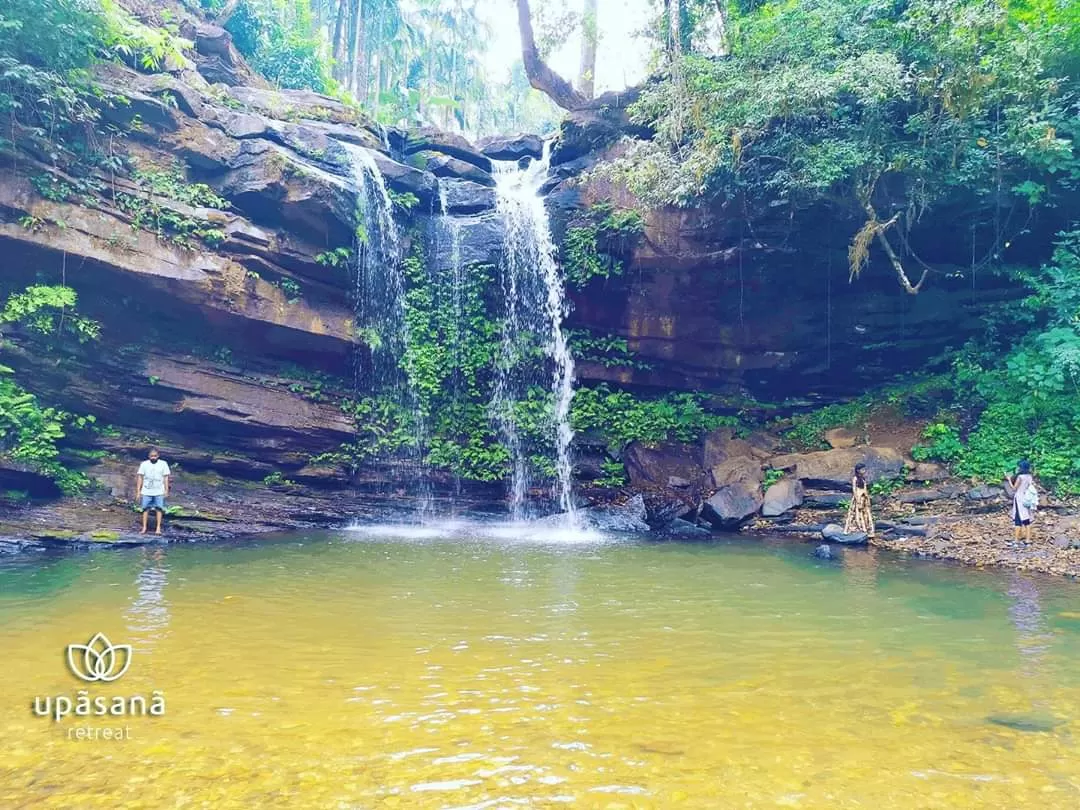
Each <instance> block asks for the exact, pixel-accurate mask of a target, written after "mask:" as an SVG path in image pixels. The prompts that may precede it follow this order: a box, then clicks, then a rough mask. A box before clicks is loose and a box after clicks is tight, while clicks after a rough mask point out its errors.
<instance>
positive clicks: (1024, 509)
mask: <svg viewBox="0 0 1080 810" xmlns="http://www.w3.org/2000/svg"><path fill="white" fill-rule="evenodd" d="M1005 482H1006V484H1008V490H1009V491H1010V492H1012V519H1013V537H1014V538H1015V539H1017V540H1026V541H1027V542H1029V543H1030V542H1031V521H1032V518H1034V517H1035V508H1036V506H1037V505H1038V495H1037V493H1036V490H1035V478H1034V477H1033V476H1032V474H1031V462H1030V461H1026V460H1025V461H1021V462H1020V463H1019V464H1017V465H1016V475H1015V476H1005Z"/></svg>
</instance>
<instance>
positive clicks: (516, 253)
mask: <svg viewBox="0 0 1080 810" xmlns="http://www.w3.org/2000/svg"><path fill="white" fill-rule="evenodd" d="M549 149H550V144H549V143H545V145H544V152H543V157H542V158H541V159H540V160H534V161H531V162H530V163H529V164H528V165H527V166H526V167H525V168H521V167H520V166H519V165H518V164H517V163H514V162H496V163H495V190H496V198H497V213H498V215H499V217H500V218H501V219H502V221H503V225H504V227H505V229H506V236H505V240H506V241H505V247H504V250H503V262H502V268H501V270H502V289H503V295H504V298H505V301H506V313H505V326H504V329H503V335H502V349H503V351H502V357H501V358H500V363H499V365H498V369H497V371H498V376H497V381H496V386H495V395H494V397H493V402H492V412H493V415H494V417H495V419H496V421H497V422H498V424H499V428H500V430H501V432H502V434H503V438H504V440H505V442H506V445H507V448H508V449H509V451H510V455H511V464H512V480H511V489H510V509H511V512H512V514H513V516H514V518H515V519H522V518H526V517H528V515H527V514H526V505H527V504H526V498H527V495H528V491H529V486H530V479H531V476H530V472H529V469H530V459H529V457H528V452H527V441H526V437H525V436H524V435H523V430H522V425H520V424H519V419H518V417H517V416H516V415H515V412H514V411H515V408H514V403H515V402H519V401H521V400H522V399H524V398H526V397H527V396H528V394H529V389H530V388H531V387H532V386H533V385H534V384H535V383H536V380H534V379H532V378H531V375H530V374H529V373H528V372H527V371H523V369H526V368H528V365H529V364H527V363H523V362H521V361H522V360H523V359H524V358H523V355H524V354H525V353H527V352H528V351H529V349H530V344H531V343H532V342H533V341H535V340H537V339H539V340H542V341H543V349H544V353H545V354H546V356H547V358H548V359H549V361H550V363H551V364H552V366H553V372H552V376H551V378H550V379H551V382H550V393H551V396H552V400H553V414H552V417H553V418H552V424H551V427H550V431H551V434H552V435H551V437H550V438H551V440H552V443H553V444H554V447H555V459H554V462H555V492H554V495H555V498H556V500H557V501H558V504H559V508H560V510H561V511H562V512H563V513H564V514H565V515H566V519H567V522H568V523H569V524H570V525H571V526H573V525H575V523H576V517H575V512H574V502H573V463H572V460H571V454H570V445H571V442H572V441H573V438H574V432H573V429H572V428H571V426H570V403H571V401H572V399H573V396H574V359H573V357H572V356H571V354H570V350H569V348H568V346H567V341H566V335H565V333H564V332H563V329H562V323H563V319H564V318H565V317H566V299H565V295H564V285H563V279H562V277H561V275H560V271H559V265H558V263H557V262H556V260H555V244H554V242H553V241H552V238H551V225H550V220H549V218H548V213H547V209H546V207H545V206H544V199H543V197H542V196H541V195H540V188H541V186H542V185H543V183H544V181H545V180H546V179H547V174H548V167H549V163H550V152H549Z"/></svg>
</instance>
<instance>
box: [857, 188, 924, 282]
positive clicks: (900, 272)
mask: <svg viewBox="0 0 1080 810" xmlns="http://www.w3.org/2000/svg"><path fill="white" fill-rule="evenodd" d="M866 213H867V215H868V216H869V219H867V220H866V224H865V225H863V226H862V228H860V229H859V232H858V233H857V234H855V237H854V238H853V239H852V240H851V246H850V247H848V267H849V269H850V270H851V275H850V276H849V277H848V281H854V280H855V279H856V278H858V276H859V273H861V272H862V271H863V270H864V269H865V268H866V265H867V263H868V262H869V261H870V243H871V242H873V241H874V240H875V239H876V240H877V241H878V243H879V244H880V245H881V247H882V249H883V250H884V251H885V253H886V255H887V256H888V257H889V263H890V264H892V266H893V270H894V271H895V272H896V277H897V279H898V280H899V282H900V286H901V287H903V288H904V291H905V292H907V293H910V294H911V295H916V294H917V293H918V292H919V290H920V289H922V285H923V282H924V281H926V277H927V275H928V272H929V269H930V268H929V267H926V266H925V265H924V266H923V272H922V276H921V277H920V278H919V282H918V284H912V283H911V279H909V278H908V275H907V273H906V272H904V265H903V263H902V262H901V261H900V257H899V256H897V255H896V251H895V250H893V247H892V245H890V244H889V239H888V237H887V236H886V235H885V231H887V230H888V229H889V228H891V227H892V226H893V225H895V224H896V222H897V221H898V220H899V219H900V214H896V215H895V216H894V217H893V218H892V219H890V220H887V221H886V222H882V221H881V220H879V219H878V218H877V213H876V212H875V211H874V208H873V206H871V205H870V204H867V205H866Z"/></svg>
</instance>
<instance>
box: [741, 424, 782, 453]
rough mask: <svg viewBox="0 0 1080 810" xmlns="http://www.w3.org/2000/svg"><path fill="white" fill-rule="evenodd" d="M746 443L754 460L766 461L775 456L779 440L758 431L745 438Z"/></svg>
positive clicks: (769, 434)
mask: <svg viewBox="0 0 1080 810" xmlns="http://www.w3.org/2000/svg"><path fill="white" fill-rule="evenodd" d="M746 443H747V444H749V445H750V452H751V453H752V454H753V456H754V458H757V459H767V458H769V457H771V456H775V455H776V449H777V448H778V447H779V446H780V439H779V438H777V437H776V436H774V435H772V434H771V433H765V432H764V431H760V430H759V431H756V432H754V433H751V434H750V435H749V436H748V437H747V438H746Z"/></svg>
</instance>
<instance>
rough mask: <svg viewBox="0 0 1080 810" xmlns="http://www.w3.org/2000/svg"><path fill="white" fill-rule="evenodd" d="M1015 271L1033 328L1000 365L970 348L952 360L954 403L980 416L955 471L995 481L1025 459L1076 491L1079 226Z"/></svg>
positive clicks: (1079, 484) (1079, 462)
mask: <svg viewBox="0 0 1080 810" xmlns="http://www.w3.org/2000/svg"><path fill="white" fill-rule="evenodd" d="M1015 275H1016V276H1017V277H1018V278H1019V279H1020V280H1022V281H1023V282H1024V283H1025V284H1026V285H1027V286H1028V287H1029V288H1030V289H1031V295H1030V296H1029V297H1028V298H1026V299H1025V300H1024V301H1023V310H1026V311H1027V312H1028V313H1031V314H1033V315H1034V316H1035V326H1034V328H1031V329H1030V331H1029V332H1028V334H1027V335H1026V336H1024V337H1022V338H1021V339H1020V340H1018V341H1015V342H1014V344H1013V345H1014V348H1012V350H1011V351H1010V352H1009V353H1008V354H1007V355H1006V357H1005V360H1004V362H1002V361H1000V360H998V359H997V355H996V353H995V352H993V351H980V349H979V347H978V346H974V345H973V346H969V347H968V351H967V353H966V354H965V356H964V357H962V358H961V359H959V360H958V361H957V363H956V366H955V380H956V382H955V385H956V389H957V392H958V397H959V398H960V402H961V404H962V405H964V406H966V408H967V410H974V411H976V412H978V414H979V415H978V419H977V422H976V423H975V425H974V428H973V430H972V431H971V432H970V434H969V435H968V437H967V446H966V447H965V449H964V451H963V453H962V455H961V457H960V460H959V463H958V464H957V469H958V471H960V472H961V473H963V474H965V475H972V476H976V477H979V478H983V479H986V480H998V479H1000V478H1001V476H1002V475H1003V474H1005V473H1006V472H1010V471H1012V470H1014V469H1015V467H1016V463H1017V461H1019V460H1020V459H1022V458H1027V459H1029V460H1030V461H1031V462H1032V463H1033V465H1034V466H1035V468H1036V473H1037V474H1038V475H1039V477H1040V479H1042V480H1044V481H1046V482H1047V483H1048V484H1050V485H1051V486H1053V487H1054V488H1055V489H1056V490H1058V491H1059V492H1062V493H1071V494H1074V493H1080V294H1078V293H1077V290H1078V289H1080V231H1070V232H1066V233H1062V234H1061V235H1060V237H1059V241H1058V243H1057V247H1056V250H1055V251H1054V256H1053V261H1052V262H1051V263H1050V264H1047V265H1045V266H1043V267H1040V268H1038V269H1030V268H1029V269H1022V270H1019V271H1015ZM1016 319H1017V320H1018V321H1019V322H1020V323H1022V324H1030V320H1029V319H1028V317H1027V315H1026V313H1025V312H1023V311H1021V312H1020V313H1018V315H1017V316H1016Z"/></svg>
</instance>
